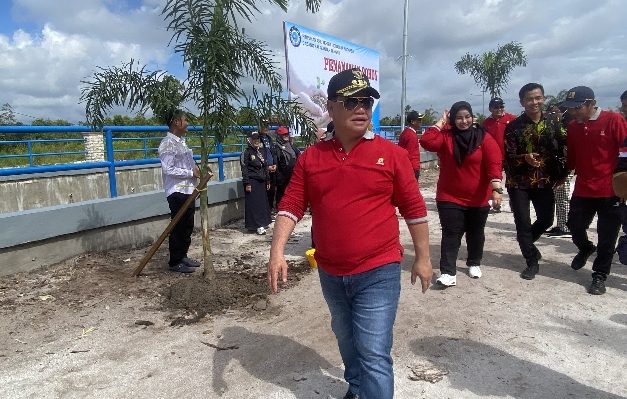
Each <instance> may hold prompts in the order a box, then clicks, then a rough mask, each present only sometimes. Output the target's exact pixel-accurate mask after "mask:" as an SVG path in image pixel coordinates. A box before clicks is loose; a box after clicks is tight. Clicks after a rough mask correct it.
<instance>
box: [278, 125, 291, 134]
mask: <svg viewBox="0 0 627 399" xmlns="http://www.w3.org/2000/svg"><path fill="white" fill-rule="evenodd" d="M276 132H277V134H281V135H283V134H289V133H290V131H289V130H288V129H287V127H285V126H279V128H278V129H277V130H276Z"/></svg>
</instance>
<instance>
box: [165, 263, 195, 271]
mask: <svg viewBox="0 0 627 399" xmlns="http://www.w3.org/2000/svg"><path fill="white" fill-rule="evenodd" d="M194 270H196V269H194V268H193V267H189V266H187V265H186V264H185V263H183V262H179V263H178V264H177V265H174V266H170V271H172V272H177V273H193V272H194Z"/></svg>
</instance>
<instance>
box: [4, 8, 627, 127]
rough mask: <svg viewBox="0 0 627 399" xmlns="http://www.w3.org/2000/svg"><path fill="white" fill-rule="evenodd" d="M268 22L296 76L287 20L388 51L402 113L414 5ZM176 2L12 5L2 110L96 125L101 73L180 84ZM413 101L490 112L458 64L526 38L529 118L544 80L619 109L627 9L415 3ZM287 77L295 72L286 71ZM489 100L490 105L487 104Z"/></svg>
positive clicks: (390, 79)
mask: <svg viewBox="0 0 627 399" xmlns="http://www.w3.org/2000/svg"><path fill="white" fill-rule="evenodd" d="M258 3H259V4H260V6H261V8H262V11H263V13H262V14H261V15H259V16H258V18H257V19H256V20H255V21H253V23H252V24H247V25H246V26H245V27H246V32H247V33H248V34H250V35H252V36H254V37H256V38H258V39H261V40H264V41H266V42H267V43H268V44H269V46H270V47H271V48H272V49H273V50H274V51H275V52H276V57H277V58H276V59H277V60H278V61H280V63H279V65H280V67H281V70H282V73H283V69H284V61H283V60H284V58H283V33H282V21H283V20H287V21H291V22H294V23H297V24H300V25H304V26H307V27H310V28H312V29H315V30H319V31H322V32H325V33H328V34H331V35H334V36H338V37H341V38H344V39H346V40H349V41H352V42H355V43H358V44H361V45H364V46H366V47H370V48H373V49H375V50H377V51H379V52H380V54H381V63H380V87H381V94H382V102H381V106H382V112H381V115H382V116H385V115H395V114H397V113H399V111H400V95H401V64H400V62H399V61H398V57H399V56H400V55H401V53H402V27H403V5H404V1H403V0H323V5H322V8H321V11H320V12H319V13H317V14H313V15H312V14H307V13H306V12H305V10H304V6H303V4H301V3H304V0H303V1H297V0H293V1H291V6H290V8H289V11H288V12H287V13H282V12H281V10H280V9H278V8H275V7H271V6H269V5H268V3H267V2H265V1H258ZM163 4H164V0H63V1H51V0H0V104H4V103H10V104H11V105H12V106H13V108H14V110H15V111H16V112H18V113H19V114H18V115H17V116H18V118H19V120H21V121H22V122H24V123H29V121H31V120H32V118H34V117H38V118H52V119H58V118H62V119H68V120H70V121H72V122H76V121H81V120H84V107H83V106H82V105H81V104H79V103H78V99H79V95H80V88H81V83H80V82H81V80H83V79H84V78H86V77H89V76H90V75H91V74H92V73H93V71H94V70H95V68H96V66H113V65H120V64H121V63H122V62H126V61H128V60H130V59H131V58H134V59H138V60H140V62H141V63H144V64H148V65H149V66H150V67H151V68H152V69H165V70H167V71H168V72H170V73H172V74H174V75H175V76H177V77H178V78H180V79H184V78H185V71H184V67H183V66H182V64H181V61H180V59H179V58H178V56H177V55H175V54H173V51H172V48H168V47H166V45H167V43H168V41H169V38H170V35H169V33H168V32H167V31H166V30H165V24H164V22H163V19H162V17H161V15H160V13H161V9H162V6H163ZM409 7H410V22H409V43H408V47H409V49H408V52H409V54H410V56H411V58H410V59H409V62H408V75H407V103H408V104H409V105H411V106H412V107H413V108H414V109H418V110H424V109H425V108H427V107H434V108H435V109H436V110H441V109H443V108H446V107H448V106H450V104H452V103H453V102H455V101H458V100H467V101H469V102H470V103H471V104H473V107H474V109H475V110H476V111H477V112H481V109H482V96H481V91H480V89H479V88H478V87H476V86H475V84H474V81H473V80H472V78H471V77H470V76H468V75H465V76H460V75H458V74H457V73H456V72H455V70H454V68H453V64H454V63H455V61H457V60H458V59H459V58H460V57H461V56H463V55H464V54H465V53H467V52H470V53H472V54H474V53H481V52H484V51H487V50H490V49H495V48H496V47H497V46H498V45H499V44H504V43H507V42H510V41H513V40H515V41H518V42H520V43H522V45H523V46H524V48H525V50H526V53H527V57H528V65H527V67H525V68H518V69H516V70H515V71H514V72H513V73H512V75H511V81H510V85H509V86H508V88H507V92H506V93H505V94H504V95H503V98H504V100H505V102H506V106H507V107H508V109H509V111H510V112H513V113H519V112H520V111H521V107H520V105H519V103H518V101H517V93H518V89H519V88H520V87H521V86H522V85H523V84H525V83H527V82H531V81H535V82H540V83H542V84H543V85H544V86H545V89H546V94H557V93H558V92H559V91H560V90H562V89H568V88H570V87H572V86H576V85H587V86H590V87H592V88H593V89H594V91H595V93H596V96H597V100H598V102H599V104H600V106H602V107H604V108H607V107H612V108H616V107H617V106H618V104H619V100H618V97H619V96H620V94H621V93H622V92H623V91H624V90H626V89H627V27H626V25H625V16H626V15H627V1H624V0H596V1H589V0H553V1H546V0H482V1H481V0H474V1H467V0H444V1H439V2H435V1H419V0H410V1H409ZM283 75H284V76H285V74H284V73H283ZM488 100H489V99H488V98H486V100H485V102H486V107H487V102H488Z"/></svg>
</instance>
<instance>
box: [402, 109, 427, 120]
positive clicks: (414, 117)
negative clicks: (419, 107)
mask: <svg viewBox="0 0 627 399" xmlns="http://www.w3.org/2000/svg"><path fill="white" fill-rule="evenodd" d="M422 118H424V115H423V114H421V113H420V112H418V111H410V112H409V113H408V114H407V117H406V118H405V120H407V122H411V121H415V120H418V119H422Z"/></svg>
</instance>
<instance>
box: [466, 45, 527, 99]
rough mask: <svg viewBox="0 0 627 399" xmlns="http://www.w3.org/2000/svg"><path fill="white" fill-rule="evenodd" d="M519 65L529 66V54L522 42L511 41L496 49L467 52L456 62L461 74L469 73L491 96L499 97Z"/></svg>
mask: <svg viewBox="0 0 627 399" xmlns="http://www.w3.org/2000/svg"><path fill="white" fill-rule="evenodd" d="M518 66H527V56H526V55H525V50H524V49H523V47H522V45H521V44H520V43H518V42H510V43H507V44H505V45H503V46H499V47H498V48H497V49H496V51H486V52H485V53H483V54H470V53H467V54H466V55H464V56H463V57H462V58H461V59H460V60H459V61H457V62H456V63H455V70H456V71H457V73H459V74H467V73H469V74H470V75H471V76H472V77H473V79H474V80H475V83H476V84H477V86H479V87H480V88H481V89H482V90H484V91H487V92H488V93H490V96H491V97H498V96H500V95H501V92H502V91H503V90H504V89H505V88H506V87H507V84H508V83H509V75H510V73H511V72H512V71H513V70H514V68H516V67H518Z"/></svg>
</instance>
